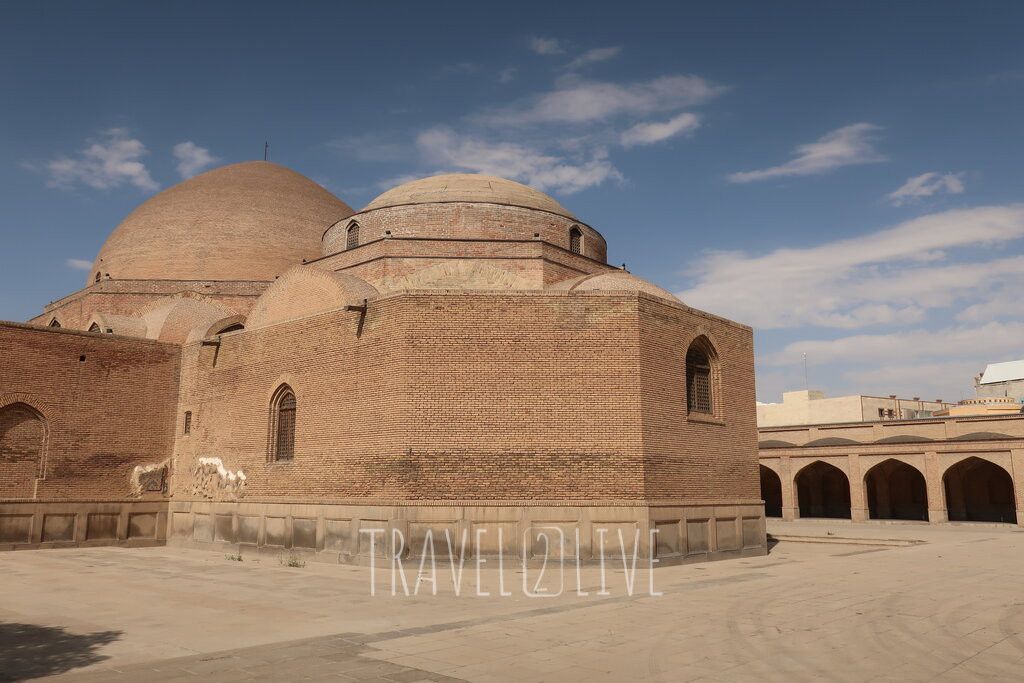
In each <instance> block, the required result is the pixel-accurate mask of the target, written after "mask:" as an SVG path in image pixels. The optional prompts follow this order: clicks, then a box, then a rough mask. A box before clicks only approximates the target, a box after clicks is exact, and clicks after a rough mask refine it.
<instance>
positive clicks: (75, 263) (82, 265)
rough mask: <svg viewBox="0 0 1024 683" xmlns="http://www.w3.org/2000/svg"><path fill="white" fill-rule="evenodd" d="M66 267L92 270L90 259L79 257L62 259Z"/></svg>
mask: <svg viewBox="0 0 1024 683" xmlns="http://www.w3.org/2000/svg"><path fill="white" fill-rule="evenodd" d="M64 263H65V265H67V267H68V268H74V269H75V270H92V261H86V260H85V259H80V258H69V259H67V260H66V261H64Z"/></svg>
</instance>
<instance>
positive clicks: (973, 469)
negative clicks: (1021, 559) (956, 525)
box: [942, 455, 1017, 524]
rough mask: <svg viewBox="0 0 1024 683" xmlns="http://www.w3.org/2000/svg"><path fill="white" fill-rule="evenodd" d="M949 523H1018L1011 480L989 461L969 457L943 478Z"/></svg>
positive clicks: (1003, 470)
mask: <svg viewBox="0 0 1024 683" xmlns="http://www.w3.org/2000/svg"><path fill="white" fill-rule="evenodd" d="M942 488H943V492H944V493H945V495H946V510H947V514H948V516H949V521H951V522H1006V523H1009V524H1016V523H1017V504H1016V500H1015V497H1014V490H1013V478H1012V477H1011V476H1010V473H1009V472H1007V471H1006V470H1005V469H1004V468H1003V467H1001V466H999V465H997V464H995V463H994V462H992V461H991V460H986V459H984V458H979V457H977V456H973V455H972V456H970V457H968V458H964V459H963V460H961V461H960V462H958V463H956V464H955V465H952V466H950V467H949V468H948V469H947V470H946V472H945V473H944V474H943V475H942Z"/></svg>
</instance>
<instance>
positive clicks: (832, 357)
mask: <svg viewBox="0 0 1024 683" xmlns="http://www.w3.org/2000/svg"><path fill="white" fill-rule="evenodd" d="M1022 335H1024V322H1016V321H1013V322H995V321H993V322H990V323H986V324H985V325H981V326H979V327H968V326H957V327H948V328H945V329H941V330H924V329H915V330H908V331H904V332H894V333H891V334H856V335H851V336H848V337H841V338H839V339H829V340H807V341H798V342H793V343H792V344H788V345H786V346H785V347H784V348H783V349H782V350H781V351H777V352H775V353H771V354H768V355H766V356H763V357H761V359H760V361H761V362H762V363H764V364H765V365H769V366H779V365H786V364H789V363H792V362H793V360H794V359H799V358H802V356H803V354H807V362H808V363H809V364H813V365H822V364H825V363H865V364H869V365H874V366H876V367H877V366H878V365H882V364H885V363H888V362H891V361H893V360H897V359H898V360H899V361H900V362H901V363H912V362H914V361H919V360H924V359H948V358H962V357H964V356H976V355H981V356H988V357H995V356H999V357H1002V356H1003V355H1005V354H1011V355H1012V354H1020V353H1021V343H1020V340H1021V339H1022V338H1024V337H1022Z"/></svg>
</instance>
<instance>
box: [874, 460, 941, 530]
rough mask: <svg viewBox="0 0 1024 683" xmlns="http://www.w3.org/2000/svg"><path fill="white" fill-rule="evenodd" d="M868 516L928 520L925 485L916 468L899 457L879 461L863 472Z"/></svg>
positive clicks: (926, 489) (926, 488)
mask: <svg viewBox="0 0 1024 683" xmlns="http://www.w3.org/2000/svg"><path fill="white" fill-rule="evenodd" d="M864 488H865V489H866V490H867V498H868V515H869V516H870V518H871V519H911V520H922V521H927V520H928V487H927V485H926V484H925V481H924V475H923V474H921V471H920V470H918V469H917V468H916V467H912V466H910V465H908V464H907V463H905V462H900V461H899V460H892V459H890V460H885V461H883V462H880V463H878V464H877V465H875V466H874V467H872V468H871V469H870V470H868V471H867V474H865V475H864Z"/></svg>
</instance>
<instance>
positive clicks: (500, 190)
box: [363, 173, 576, 220]
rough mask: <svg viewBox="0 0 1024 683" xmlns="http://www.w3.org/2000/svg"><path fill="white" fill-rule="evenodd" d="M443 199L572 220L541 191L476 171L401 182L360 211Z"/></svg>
mask: <svg viewBox="0 0 1024 683" xmlns="http://www.w3.org/2000/svg"><path fill="white" fill-rule="evenodd" d="M445 202H470V203H483V204H505V205H507V206H521V207H524V208H527V209H537V210H538V211H547V212H549V213H556V214H558V215H560V216H565V217H566V218H569V219H572V220H576V218H575V217H574V216H573V215H572V214H571V213H569V211H567V210H566V209H565V207H563V206H562V205H561V204H559V203H558V202H556V201H555V200H554V199H553V198H551V197H549V196H548V195H546V194H544V193H543V192H538V191H537V190H535V189H533V188H532V187H527V186H526V185H523V184H521V183H517V182H515V181H514V180H507V179H506V178H499V177H497V176H492V175H482V174H476V173H447V174H444V175H436V176H431V177H429V178H420V179H419V180H413V181H410V182H408V183H404V184H402V185H399V186H398V187H393V188H391V189H390V190H388V191H387V192H385V193H384V194H382V195H380V196H378V197H377V198H376V199H374V200H373V201H372V202H370V203H369V204H367V205H366V208H364V209H363V211H370V210H372V209H381V208H384V207H386V206H405V205H408V204H438V203H445Z"/></svg>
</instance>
